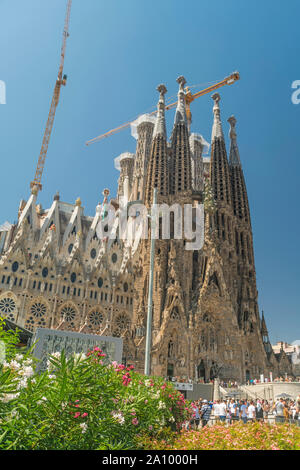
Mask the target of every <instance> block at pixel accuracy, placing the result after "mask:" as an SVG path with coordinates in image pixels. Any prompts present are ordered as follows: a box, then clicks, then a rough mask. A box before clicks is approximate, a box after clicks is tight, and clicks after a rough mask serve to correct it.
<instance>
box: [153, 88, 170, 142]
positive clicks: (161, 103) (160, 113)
mask: <svg viewBox="0 0 300 470" xmlns="http://www.w3.org/2000/svg"><path fill="white" fill-rule="evenodd" d="M157 91H158V92H159V93H160V95H159V100H158V105H157V116H156V122H155V126H154V131H153V138H154V137H155V136H157V135H162V136H164V137H166V136H167V131H166V120H165V94H166V93H167V89H166V87H165V85H163V84H161V85H158V87H157Z"/></svg>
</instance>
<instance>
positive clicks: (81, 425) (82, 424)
mask: <svg viewBox="0 0 300 470" xmlns="http://www.w3.org/2000/svg"><path fill="white" fill-rule="evenodd" d="M79 426H80V427H81V429H82V434H84V433H85V432H86V430H87V427H88V426H87V424H86V423H80V424H79Z"/></svg>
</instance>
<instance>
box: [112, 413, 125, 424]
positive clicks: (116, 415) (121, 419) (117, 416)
mask: <svg viewBox="0 0 300 470" xmlns="http://www.w3.org/2000/svg"><path fill="white" fill-rule="evenodd" d="M111 414H112V416H113V418H115V419H116V420H117V421H118V423H120V424H124V422H125V418H124V416H123V414H122V413H121V411H119V412H117V411H112V412H111Z"/></svg>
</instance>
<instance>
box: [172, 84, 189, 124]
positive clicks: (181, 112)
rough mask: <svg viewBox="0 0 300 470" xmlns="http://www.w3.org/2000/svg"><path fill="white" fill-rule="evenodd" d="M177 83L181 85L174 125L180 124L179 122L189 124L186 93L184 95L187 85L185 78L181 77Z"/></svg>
mask: <svg viewBox="0 0 300 470" xmlns="http://www.w3.org/2000/svg"><path fill="white" fill-rule="evenodd" d="M176 81H177V83H179V90H178V101H177V108H176V112H175V119H174V125H176V124H178V123H179V122H184V123H185V124H187V119H186V110H185V93H184V85H185V84H186V80H185V78H184V77H183V76H182V75H181V76H180V77H178V78H177V80H176Z"/></svg>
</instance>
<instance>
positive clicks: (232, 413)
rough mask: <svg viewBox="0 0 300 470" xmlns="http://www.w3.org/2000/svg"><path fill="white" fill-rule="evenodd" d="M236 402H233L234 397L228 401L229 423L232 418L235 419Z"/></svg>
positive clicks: (231, 421)
mask: <svg viewBox="0 0 300 470" xmlns="http://www.w3.org/2000/svg"><path fill="white" fill-rule="evenodd" d="M236 410H237V404H236V403H235V401H234V399H232V400H230V403H229V411H230V423H233V421H234V420H236V419H237V414H236Z"/></svg>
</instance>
